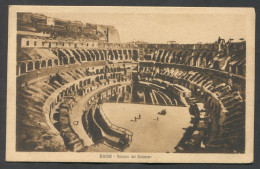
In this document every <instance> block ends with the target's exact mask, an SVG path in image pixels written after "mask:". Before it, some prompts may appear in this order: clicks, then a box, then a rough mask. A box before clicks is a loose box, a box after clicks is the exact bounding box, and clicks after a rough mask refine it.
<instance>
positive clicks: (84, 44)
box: [16, 13, 246, 153]
mask: <svg viewBox="0 0 260 169" xmlns="http://www.w3.org/2000/svg"><path fill="white" fill-rule="evenodd" d="M245 49H246V41H245V40H241V41H240V42H233V41H230V40H229V41H225V40H224V39H222V38H221V37H219V38H218V39H216V41H215V42H212V43H210V44H209V43H208V44H202V43H197V44H178V43H165V44H150V43H142V42H131V43H130V42H129V43H120V37H119V34H118V30H117V29H116V28H115V27H114V26H111V25H95V24H89V23H87V24H83V23H82V22H80V21H70V20H62V19H57V18H50V17H47V16H45V15H42V14H36V13H18V15H17V67H16V70H17V71H16V79H17V82H16V83H17V84H16V85H17V96H16V103H17V105H16V116H17V118H16V119H17V120H16V124H17V125H16V126H17V128H16V150H17V151H48V152H67V151H69V152H71V151H73V152H138V151H141V152H167V153H198V152H199V153H204V152H211V153H244V151H245V73H246V70H245V69H246V63H245V62H246V50H245Z"/></svg>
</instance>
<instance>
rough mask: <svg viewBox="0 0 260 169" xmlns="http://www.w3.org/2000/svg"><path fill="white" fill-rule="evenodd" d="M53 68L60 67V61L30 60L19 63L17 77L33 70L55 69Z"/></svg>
mask: <svg viewBox="0 0 260 169" xmlns="http://www.w3.org/2000/svg"><path fill="white" fill-rule="evenodd" d="M53 66H59V61H58V59H48V60H44V59H42V60H36V61H32V60H30V61H24V62H19V63H18V64H17V67H16V75H17V76H19V75H21V74H24V73H27V72H30V71H33V70H38V69H42V68H47V67H53Z"/></svg>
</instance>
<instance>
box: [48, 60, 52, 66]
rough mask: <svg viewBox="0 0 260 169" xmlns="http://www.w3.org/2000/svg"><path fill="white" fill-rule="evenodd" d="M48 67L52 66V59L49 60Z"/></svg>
mask: <svg viewBox="0 0 260 169" xmlns="http://www.w3.org/2000/svg"><path fill="white" fill-rule="evenodd" d="M48 67H52V60H51V59H49V60H48Z"/></svg>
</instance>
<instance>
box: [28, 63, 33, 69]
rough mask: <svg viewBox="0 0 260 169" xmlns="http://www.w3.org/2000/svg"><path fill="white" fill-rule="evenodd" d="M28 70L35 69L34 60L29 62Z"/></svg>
mask: <svg viewBox="0 0 260 169" xmlns="http://www.w3.org/2000/svg"><path fill="white" fill-rule="evenodd" d="M27 70H28V71H31V70H33V62H32V61H30V62H29V63H28V64H27Z"/></svg>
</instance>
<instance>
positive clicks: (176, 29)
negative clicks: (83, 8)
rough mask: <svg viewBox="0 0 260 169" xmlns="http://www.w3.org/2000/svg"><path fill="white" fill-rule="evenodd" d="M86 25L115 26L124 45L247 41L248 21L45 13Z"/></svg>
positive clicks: (215, 17)
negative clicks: (168, 42) (132, 43)
mask: <svg viewBox="0 0 260 169" xmlns="http://www.w3.org/2000/svg"><path fill="white" fill-rule="evenodd" d="M44 14H45V15H47V16H50V17H55V18H60V19H67V20H78V21H82V22H83V23H86V22H87V23H94V24H104V25H114V26H115V28H116V29H117V30H118V32H119V36H120V40H121V42H130V41H145V42H149V43H167V41H176V42H177V43H198V42H202V43H212V42H214V41H216V40H217V38H218V37H219V36H221V37H222V38H224V39H228V38H233V39H235V40H236V41H238V40H239V38H244V39H246V33H245V32H246V27H245V26H246V24H245V21H246V18H245V17H244V15H238V14H235V15H234V14H225V15H224V14H192V15H191V14H170V13H169V14H167V13H158V14H152V13H150V14H149V13H148V14H144V13H107V14H104V13H55V14H54V13H44Z"/></svg>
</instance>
